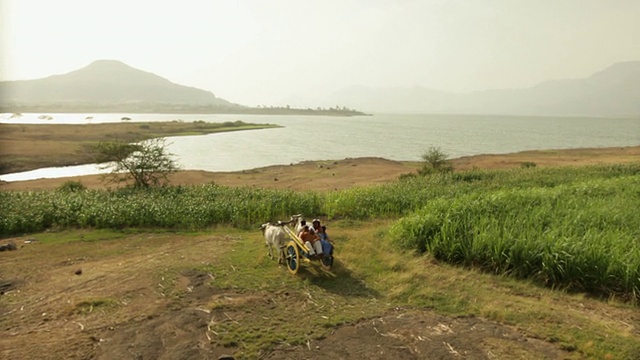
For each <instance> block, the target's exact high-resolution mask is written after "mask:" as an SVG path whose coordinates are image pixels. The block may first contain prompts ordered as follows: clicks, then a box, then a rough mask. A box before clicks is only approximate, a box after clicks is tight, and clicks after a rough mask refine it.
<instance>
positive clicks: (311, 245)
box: [296, 219, 333, 258]
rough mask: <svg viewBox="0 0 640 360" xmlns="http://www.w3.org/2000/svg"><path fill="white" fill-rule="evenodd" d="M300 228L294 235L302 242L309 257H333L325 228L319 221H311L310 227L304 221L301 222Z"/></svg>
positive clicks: (330, 242) (331, 246)
mask: <svg viewBox="0 0 640 360" xmlns="http://www.w3.org/2000/svg"><path fill="white" fill-rule="evenodd" d="M300 226H301V227H300V230H299V231H298V233H297V234H296V235H298V237H299V238H300V240H302V242H303V243H304V245H305V246H306V248H307V251H308V252H309V255H310V256H311V257H315V258H321V257H323V256H324V255H333V245H332V241H331V239H330V238H329V235H328V234H327V227H326V226H323V225H321V224H320V219H313V221H312V222H311V226H309V225H307V222H306V221H305V220H301V221H300Z"/></svg>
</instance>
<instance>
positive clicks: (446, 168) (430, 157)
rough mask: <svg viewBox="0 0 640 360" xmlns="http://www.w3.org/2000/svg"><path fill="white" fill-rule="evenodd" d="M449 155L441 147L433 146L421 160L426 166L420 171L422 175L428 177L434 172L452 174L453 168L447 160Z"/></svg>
mask: <svg viewBox="0 0 640 360" xmlns="http://www.w3.org/2000/svg"><path fill="white" fill-rule="evenodd" d="M448 157H449V154H447V153H445V152H444V151H442V149H440V147H436V146H431V147H430V148H429V149H427V151H426V152H425V153H424V154H422V156H421V158H422V160H424V162H425V163H424V165H422V168H421V169H420V170H418V173H419V174H420V175H428V174H431V173H434V172H450V171H452V170H453V167H452V166H451V165H449V164H447V158H448Z"/></svg>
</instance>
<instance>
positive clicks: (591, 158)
mask: <svg viewBox="0 0 640 360" xmlns="http://www.w3.org/2000/svg"><path fill="white" fill-rule="evenodd" d="M638 161H640V146H632V147H615V148H596V149H569V150H542V151H525V152H519V153H513V154H500V155H477V156H469V157H462V158H458V159H452V160H451V164H452V165H453V166H454V168H455V169H456V170H470V169H473V168H478V169H499V168H501V169H504V168H518V167H520V166H521V165H522V163H524V162H533V163H535V164H536V166H538V167H553V166H583V165H596V164H613V163H628V162H638ZM420 166H421V164H420V163H418V162H399V161H392V160H386V159H381V158H355V159H344V160H336V161H332V160H331V161H308V162H303V163H299V164H294V165H276V166H269V167H265V168H259V169H254V170H246V171H238V172H206V171H180V172H179V173H177V174H174V175H173V176H172V177H171V179H170V180H171V183H172V184H174V185H193V184H204V183H210V182H215V183H217V184H220V185H227V186H255V187H264V188H287V189H293V190H320V191H329V190H340V189H345V188H349V187H353V186H366V185H374V184H381V183H385V182H389V181H393V180H396V179H398V177H399V176H400V175H402V174H406V173H410V172H415V171H416V170H417V169H418V168H419V167H420ZM65 181H80V182H82V184H84V185H85V186H86V187H88V188H103V187H105V182H104V181H103V177H102V176H101V175H92V176H81V177H68V178H60V179H40V180H30V181H17V182H11V183H4V184H2V185H1V186H0V190H46V189H55V188H57V187H58V186H60V185H61V184H62V183H64V182H65Z"/></svg>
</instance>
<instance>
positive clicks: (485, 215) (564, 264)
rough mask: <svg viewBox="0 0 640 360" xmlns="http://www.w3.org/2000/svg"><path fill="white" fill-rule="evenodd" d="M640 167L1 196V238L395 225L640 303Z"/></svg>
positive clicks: (429, 245)
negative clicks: (308, 217) (321, 185)
mask: <svg viewBox="0 0 640 360" xmlns="http://www.w3.org/2000/svg"><path fill="white" fill-rule="evenodd" d="M638 204H640V165H638V164H634V165H615V166H599V167H582V168H562V169H560V168H556V169H535V168H529V169H519V170H496V171H468V172H462V173H452V174H443V175H431V176H427V177H419V176H415V177H411V176H409V177H405V178H404V179H402V180H398V181H396V182H394V183H390V184H386V185H382V186H376V187H366V188H352V189H348V190H343V191H334V192H326V193H319V192H295V191H289V190H268V189H254V188H227V187H222V186H218V185H214V184H209V185H201V186H191V187H167V188H159V189H150V190H134V189H122V190H115V191H105V190H80V191H63V190H59V191H49V192H1V193H0V235H2V236H10V235H15V234H23V233H31V232H39V231H43V230H45V229H50V228H55V229H64V228H111V229H121V228H127V227H138V228H168V229H182V230H186V229H188V230H198V229H207V228H211V227H214V226H217V225H231V226H235V227H239V228H254V227H258V226H259V225H260V224H261V223H264V222H266V221H269V220H285V219H288V217H289V216H290V215H291V214H294V213H303V214H315V215H324V216H327V218H328V219H342V220H343V221H356V220H371V219H389V220H397V222H396V223H395V225H394V226H393V227H392V229H391V232H390V234H391V238H392V239H393V243H394V244H395V245H396V246H397V247H398V248H400V249H405V250H406V249H409V250H415V251H417V252H419V253H428V254H430V255H431V256H433V257H435V258H436V259H438V260H443V261H447V262H449V263H452V264H459V265H462V266H465V267H473V268H478V269H482V270H484V271H487V272H490V273H493V274H507V275H513V276H515V277H517V278H526V279H531V280H533V281H535V282H537V283H540V284H543V285H546V286H550V287H554V288H560V289H566V290H572V291H584V292H587V293H590V294H594V295H598V296H618V297H622V298H624V299H627V300H631V301H634V302H635V301H637V299H638V298H639V297H640V216H639V215H638V212H637V205H638Z"/></svg>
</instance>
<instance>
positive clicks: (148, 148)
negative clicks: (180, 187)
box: [92, 138, 178, 188]
mask: <svg viewBox="0 0 640 360" xmlns="http://www.w3.org/2000/svg"><path fill="white" fill-rule="evenodd" d="M167 145H168V144H167V142H166V139H165V138H156V139H150V140H146V141H143V142H141V143H137V144H128V143H125V142H122V141H107V142H100V143H98V144H97V145H95V146H93V147H92V152H93V153H94V156H95V160H96V162H98V163H100V164H102V165H100V167H101V169H111V172H110V173H109V175H108V177H109V178H110V180H111V182H131V183H132V185H133V186H134V187H138V188H148V187H152V186H161V185H165V184H166V183H167V182H168V176H169V174H171V173H174V172H176V171H177V170H178V165H177V163H176V162H175V161H174V160H173V154H170V153H169V152H168V151H167Z"/></svg>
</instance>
